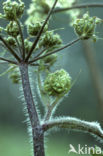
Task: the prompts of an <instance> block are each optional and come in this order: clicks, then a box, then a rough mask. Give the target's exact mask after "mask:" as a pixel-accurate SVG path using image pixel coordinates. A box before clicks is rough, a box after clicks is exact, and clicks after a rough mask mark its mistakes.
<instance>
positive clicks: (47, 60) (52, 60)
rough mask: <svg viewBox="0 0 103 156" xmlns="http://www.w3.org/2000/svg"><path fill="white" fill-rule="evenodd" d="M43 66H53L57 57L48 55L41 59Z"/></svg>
mask: <svg viewBox="0 0 103 156" xmlns="http://www.w3.org/2000/svg"><path fill="white" fill-rule="evenodd" d="M43 61H44V63H45V64H49V65H50V66H51V65H53V64H54V63H55V62H56V61H57V55H56V54H53V55H49V56H47V57H45V58H44V59H43Z"/></svg>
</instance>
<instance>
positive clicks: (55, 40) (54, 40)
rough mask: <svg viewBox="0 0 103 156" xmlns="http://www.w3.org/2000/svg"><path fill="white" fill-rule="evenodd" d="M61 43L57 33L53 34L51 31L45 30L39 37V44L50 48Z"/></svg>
mask: <svg viewBox="0 0 103 156" xmlns="http://www.w3.org/2000/svg"><path fill="white" fill-rule="evenodd" d="M61 43H62V40H61V38H60V36H59V35H58V34H54V33H53V31H47V32H46V33H45V34H44V35H43V36H42V38H41V41H40V46H43V47H47V48H48V47H49V48H50V47H53V46H56V45H60V44H61Z"/></svg>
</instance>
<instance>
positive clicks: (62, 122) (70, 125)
mask: <svg viewBox="0 0 103 156" xmlns="http://www.w3.org/2000/svg"><path fill="white" fill-rule="evenodd" d="M42 127H43V129H44V130H45V131H47V130H49V129H51V128H67V129H68V130H76V131H82V132H87V133H89V134H92V135H93V136H96V137H97V138H99V139H101V140H103V130H102V129H101V127H100V125H99V123H97V122H87V121H84V120H80V119H77V118H73V117H60V118H56V119H53V120H51V121H47V122H45V123H44V124H43V125H42Z"/></svg>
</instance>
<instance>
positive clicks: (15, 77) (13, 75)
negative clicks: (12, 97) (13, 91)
mask: <svg viewBox="0 0 103 156" xmlns="http://www.w3.org/2000/svg"><path fill="white" fill-rule="evenodd" d="M10 66H11V68H12V69H11V72H10V73H9V75H8V77H9V78H10V79H11V80H12V83H14V84H19V83H20V79H21V78H20V72H19V69H18V67H17V66H15V65H10Z"/></svg>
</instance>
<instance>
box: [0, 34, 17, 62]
mask: <svg viewBox="0 0 103 156" xmlns="http://www.w3.org/2000/svg"><path fill="white" fill-rule="evenodd" d="M0 40H1V41H2V42H3V44H4V45H5V46H6V47H7V49H8V50H9V52H10V53H11V54H12V55H13V56H14V57H15V59H17V60H18V61H19V62H20V58H19V56H18V55H17V54H16V53H15V52H14V50H13V49H12V48H11V47H10V46H9V45H8V43H7V42H6V41H5V40H4V39H3V37H2V36H0Z"/></svg>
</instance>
